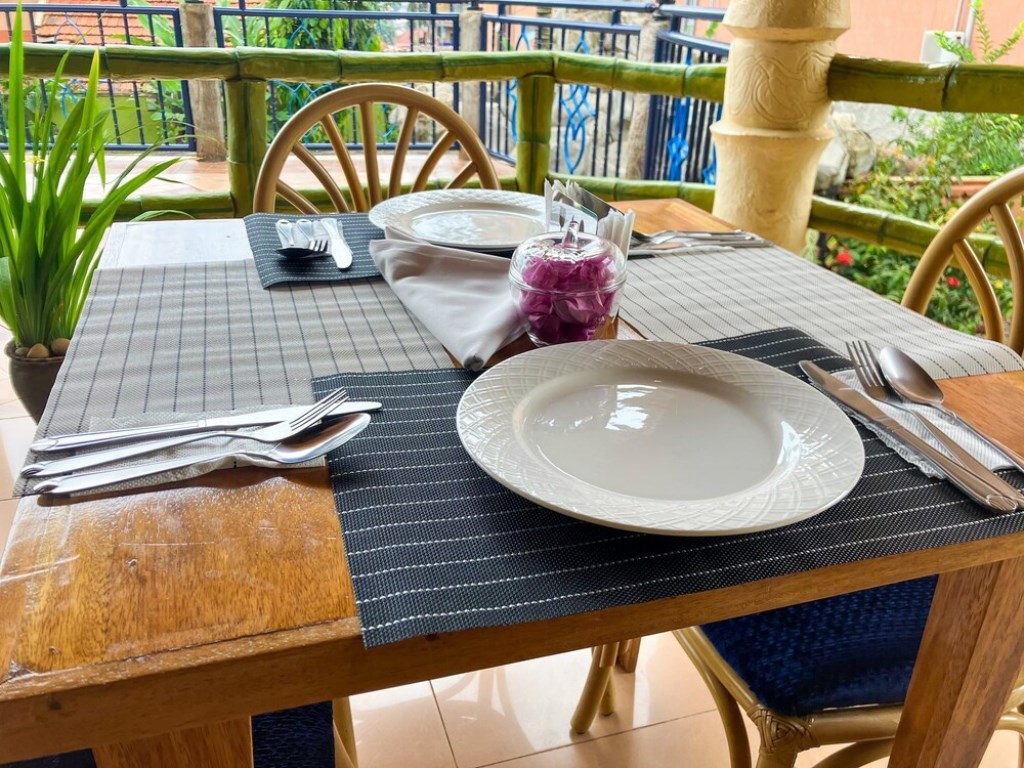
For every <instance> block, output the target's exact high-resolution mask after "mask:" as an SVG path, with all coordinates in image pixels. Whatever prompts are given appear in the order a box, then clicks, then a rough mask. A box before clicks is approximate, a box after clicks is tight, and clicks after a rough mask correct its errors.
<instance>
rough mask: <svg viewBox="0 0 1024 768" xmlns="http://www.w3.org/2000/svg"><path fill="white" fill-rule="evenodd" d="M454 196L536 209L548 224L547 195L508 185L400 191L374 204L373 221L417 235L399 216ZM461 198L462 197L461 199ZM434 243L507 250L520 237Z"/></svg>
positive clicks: (380, 225) (446, 245)
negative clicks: (510, 188)
mask: <svg viewBox="0 0 1024 768" xmlns="http://www.w3.org/2000/svg"><path fill="white" fill-rule="evenodd" d="M446 198H448V199H450V198H454V200H452V202H463V201H464V202H466V203H475V204H480V203H489V202H490V203H500V204H502V205H508V206H514V207H518V208H523V209H528V210H534V211H535V212H536V213H537V219H538V221H539V222H540V223H541V232H540V233H543V232H544V231H546V227H545V224H544V206H545V201H544V197H543V196H541V195H532V194H529V193H527V192H514V191H511V190H505V189H464V188H458V189H431V190H425V191H423V192H412V193H410V194H407V195H398V196H396V197H391V198H388V199H387V200H382V201H381V202H379V203H377V205H375V206H373V208H371V209H370V211H369V219H370V223H371V224H373V225H374V226H376V227H378V228H380V229H384V228H385V227H389V226H390V227H395V228H397V229H400V230H401V231H402V232H403V233H404V234H406V235H408V236H410V237H413V236H414V235H413V233H412V232H410V231H409V230H408V229H406V228H405V227H401V226H400V225H398V224H397V223H396V222H395V219H396V218H397V217H398V216H405V215H407V214H410V213H414V212H415V211H416V210H417V209H418V208H423V207H426V206H428V205H436V204H440V203H443V202H445V199H446ZM459 198H462V200H461V201H460V200H459ZM427 242H430V243H431V245H437V246H440V247H444V248H469V247H472V248H473V249H474V250H486V251H507V250H513V249H515V248H517V247H518V246H519V242H520V241H518V240H516V241H511V240H509V241H506V242H503V243H493V244H492V243H488V244H485V245H480V244H476V243H462V242H457V241H452V240H446V241H440V240H429V241H427Z"/></svg>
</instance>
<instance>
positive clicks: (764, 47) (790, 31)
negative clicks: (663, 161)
mask: <svg viewBox="0 0 1024 768" xmlns="http://www.w3.org/2000/svg"><path fill="white" fill-rule="evenodd" d="M723 23H724V25H725V26H726V28H728V29H729V31H730V32H732V34H733V36H734V40H733V42H732V44H731V46H730V50H729V67H728V71H727V74H726V77H725V105H724V109H723V113H722V119H721V121H719V122H718V123H716V124H715V125H713V126H712V127H711V131H712V133H713V135H714V138H715V147H716V151H717V155H718V179H717V182H716V192H715V207H714V213H715V215H716V216H719V217H721V218H723V219H725V220H726V221H728V222H730V223H732V224H735V225H736V226H738V227H741V228H743V229H747V230H750V231H752V232H756V233H757V234H759V235H761V236H762V237H766V238H768V239H770V240H773V241H774V242H776V243H778V244H779V245H781V246H783V247H785V248H788V249H790V250H792V251H796V252H797V253H799V252H800V251H801V250H803V245H804V238H805V233H806V229H807V220H808V217H809V215H810V210H811V195H812V194H813V192H814V174H815V171H816V169H817V165H818V159H819V158H820V157H821V153H822V152H823V151H824V149H825V146H826V145H827V144H828V142H829V139H830V138H831V137H832V132H831V131H830V130H829V129H828V128H827V127H826V125H825V121H826V119H827V118H828V111H829V106H830V104H831V102H830V101H829V98H828V67H829V63H830V62H831V60H832V57H833V56H834V55H835V41H836V38H837V37H839V35H841V34H842V33H843V32H845V31H846V30H847V29H848V28H849V26H850V6H849V0H732V2H730V3H729V9H728V10H727V11H726V14H725V19H724V21H723Z"/></svg>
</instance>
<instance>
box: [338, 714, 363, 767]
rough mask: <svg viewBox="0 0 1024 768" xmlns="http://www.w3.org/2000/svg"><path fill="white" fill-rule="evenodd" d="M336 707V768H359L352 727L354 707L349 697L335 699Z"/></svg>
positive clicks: (354, 734) (354, 733)
mask: <svg viewBox="0 0 1024 768" xmlns="http://www.w3.org/2000/svg"><path fill="white" fill-rule="evenodd" d="M332 704H333V705H334V768H358V765H359V761H358V757H357V755H356V732H355V729H354V728H353V727H352V705H351V704H350V703H349V700H348V697H347V696H346V697H344V698H341V699H335V700H334V701H333V702H332Z"/></svg>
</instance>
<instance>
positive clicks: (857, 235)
mask: <svg viewBox="0 0 1024 768" xmlns="http://www.w3.org/2000/svg"><path fill="white" fill-rule="evenodd" d="M810 226H811V227H813V228H814V229H817V230H819V231H822V232H828V233H829V234H834V235H840V236H844V237H850V238H853V239H855V240H860V241H861V242H864V243H871V244H873V245H878V246H881V247H883V248H889V249H890V250H893V251H898V252H900V253H904V254H907V255H908V256H921V254H923V253H924V252H925V249H926V248H927V247H928V244H929V243H931V241H932V238H934V237H935V235H936V234H937V233H938V231H939V228H938V227H937V226H935V225H933V224H927V223H925V222H923V221H917V220H916V219H911V218H908V217H906V216H899V215H897V214H894V213H889V212H887V211H876V210H874V209H872V208H864V207H863V206H859V205H851V204H850V203H843V202H839V201H837V200H829V199H827V198H823V197H815V198H814V200H813V202H812V203H811V218H810ZM970 242H971V245H972V246H973V247H974V250H975V252H976V253H977V254H978V258H979V259H981V262H982V265H983V266H984V267H985V271H986V272H988V273H989V274H990V275H993V276H995V277H1007V278H1008V277H1010V266H1009V262H1008V261H1007V257H1006V249H1005V248H1003V245H1002V243H1000V242H999V241H998V240H997V239H996V238H994V237H992V236H991V235H974V236H973V237H971V238H970Z"/></svg>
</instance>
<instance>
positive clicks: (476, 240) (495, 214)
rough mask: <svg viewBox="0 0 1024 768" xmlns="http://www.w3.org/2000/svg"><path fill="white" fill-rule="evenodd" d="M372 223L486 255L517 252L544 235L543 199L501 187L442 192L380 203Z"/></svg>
mask: <svg viewBox="0 0 1024 768" xmlns="http://www.w3.org/2000/svg"><path fill="white" fill-rule="evenodd" d="M370 221H371V222H372V223H373V224H375V225H376V226H378V227H380V228H381V229H383V228H384V227H385V226H388V227H393V228H396V229H398V230H400V231H401V232H403V233H404V234H406V235H408V236H410V237H414V238H416V239H418V240H425V241H426V242H428V243H433V244H434V245H443V246H447V247H451V248H471V249H474V250H483V251H499V250H501V251H504V250H513V249H515V248H516V247H517V246H518V245H519V244H520V243H521V242H523V240H526V239H527V238H529V237H533V236H534V235H539V234H541V233H542V232H544V231H545V230H546V229H547V227H546V225H545V222H544V198H543V197H538V196H537V195H527V194H523V193H521V192H505V191H504V190H497V189H440V190H433V191H430V192H416V193H414V194H411V195H401V196H400V197H393V198H390V199H388V200H384V201H383V202H381V203H378V204H377V205H375V206H374V207H373V209H372V210H371V211H370Z"/></svg>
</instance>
